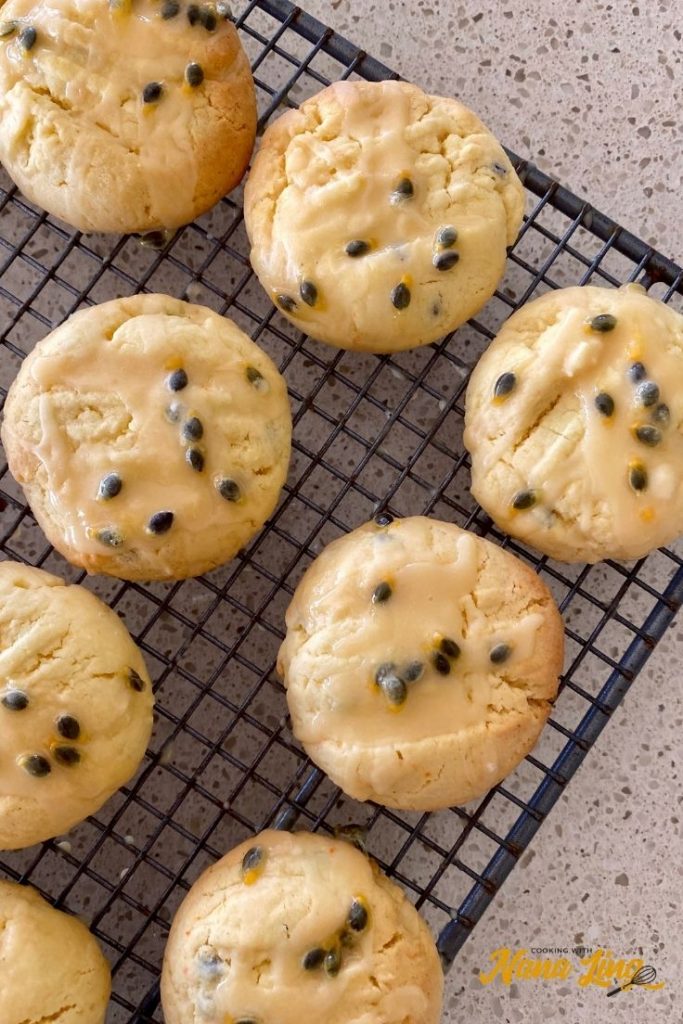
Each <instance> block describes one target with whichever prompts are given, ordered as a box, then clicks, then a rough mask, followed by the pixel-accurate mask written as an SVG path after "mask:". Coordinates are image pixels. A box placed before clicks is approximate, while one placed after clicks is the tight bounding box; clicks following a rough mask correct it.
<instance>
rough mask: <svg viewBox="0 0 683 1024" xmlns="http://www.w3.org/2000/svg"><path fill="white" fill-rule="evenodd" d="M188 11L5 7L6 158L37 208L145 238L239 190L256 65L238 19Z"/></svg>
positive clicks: (125, 2) (0, 141) (23, 0)
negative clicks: (199, 16) (245, 45)
mask: <svg viewBox="0 0 683 1024" xmlns="http://www.w3.org/2000/svg"><path fill="white" fill-rule="evenodd" d="M191 7H192V5H189V4H186V3H179V4H172V5H168V4H165V5H162V4H160V3H158V2H153V0H135V3H132V4H131V3H130V0H120V2H119V3H109V4H108V3H106V2H105V0H8V2H6V3H5V4H4V5H3V6H2V9H1V10H0V26H1V27H0V159H1V160H2V162H3V164H4V165H5V168H6V169H7V171H8V173H9V174H10V175H11V177H12V178H13V179H14V181H15V182H16V183H17V185H18V186H19V188H20V189H21V190H22V192H23V193H24V194H25V195H26V196H27V197H28V198H29V199H30V200H32V201H33V202H35V203H37V204H38V205H40V206H43V207H44V208H45V209H46V210H48V211H49V212H50V213H52V214H55V215H56V216H58V217H61V218H62V219H63V220H65V221H67V222H68V223H69V224H72V225H73V226H74V227H77V228H79V229H80V230H82V231H115V232H133V231H137V232H144V231H151V230H154V229H165V228H171V229H172V228H176V227H179V226H181V225H183V224H187V223H189V222H190V221H192V220H194V218H195V217H197V216H198V215H199V214H201V213H204V212H205V211H206V210H208V209H209V208H210V207H211V206H213V205H214V203H216V202H217V201H218V200H219V199H220V198H221V197H222V196H224V195H225V194H226V193H227V192H229V191H230V189H232V188H234V187H235V185H237V184H238V182H239V181H240V179H241V177H242V175H243V174H244V171H245V170H246V166H247V163H248V161H249V157H250V154H251V150H252V147H253V143H254V137H255V133H256V100H255V95H254V86H253V82H252V77H251V69H250V66H249V61H248V59H247V57H246V55H245V53H244V51H243V49H242V46H241V43H240V41H239V38H238V35H237V31H236V29H235V26H234V25H233V24H232V23H231V22H230V21H227V20H225V19H224V18H222V17H220V16H219V15H217V13H215V12H212V10H211V8H210V6H208V7H202V10H203V11H208V14H209V15H210V18H209V16H208V15H207V16H206V17H204V18H203V21H196V20H195V21H192V20H191V17H190V16H189V15H190V14H191ZM194 9H195V10H196V9H197V5H194ZM168 11H175V12H176V13H175V14H173V15H172V16H171V17H166V16H165V14H164V12H168ZM27 44H30V45H27ZM197 69H198V70H197Z"/></svg>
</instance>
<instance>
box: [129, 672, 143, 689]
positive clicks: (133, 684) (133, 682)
mask: <svg viewBox="0 0 683 1024" xmlns="http://www.w3.org/2000/svg"><path fill="white" fill-rule="evenodd" d="M128 685H129V686H130V688H131V690H135V692H136V693H142V692H143V690H144V689H145V680H144V679H143V678H142V676H141V675H140V674H139V673H138V672H136V671H135V669H134V668H129V669H128Z"/></svg>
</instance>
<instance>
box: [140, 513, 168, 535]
mask: <svg viewBox="0 0 683 1024" xmlns="http://www.w3.org/2000/svg"><path fill="white" fill-rule="evenodd" d="M173 518H174V517H173V513H172V512H155V513H154V515H153V516H150V517H149V522H148V523H147V529H148V531H149V532H150V533H168V531H169V530H170V529H171V527H172V526H173Z"/></svg>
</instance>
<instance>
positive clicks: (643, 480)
mask: <svg viewBox="0 0 683 1024" xmlns="http://www.w3.org/2000/svg"><path fill="white" fill-rule="evenodd" d="M628 482H629V483H630V485H631V487H632V488H633V490H634V491H644V490H645V489H646V488H647V470H646V469H645V466H641V465H640V463H637V464H635V465H632V466H629V471H628Z"/></svg>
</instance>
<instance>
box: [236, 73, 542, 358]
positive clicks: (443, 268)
mask: <svg viewBox="0 0 683 1024" xmlns="http://www.w3.org/2000/svg"><path fill="white" fill-rule="evenodd" d="M523 206H524V192H523V188H522V185H521V183H520V181H519V179H518V177H517V175H516V174H515V171H514V169H513V168H512V165H511V163H510V161H509V160H508V158H507V156H506V155H505V152H504V150H503V149H502V147H501V146H500V144H499V143H498V142H497V141H496V139H495V138H494V137H493V136H492V135H491V134H490V132H488V131H487V129H486V128H485V127H484V126H483V125H482V123H481V122H480V121H479V119H478V118H477V117H476V116H475V115H474V114H473V113H472V112H471V111H470V110H468V109H467V108H466V107H464V106H463V105H462V104H461V103H459V102H457V100H453V99H445V98H442V97H436V96H428V95H427V94H425V93H424V92H422V90H420V89H418V88H417V87H416V86H414V85H410V84H408V83H405V82H381V83H369V82H338V83H335V84H334V85H331V86H330V87H329V88H327V89H324V90H323V91H322V92H320V93H318V94H317V95H316V96H313V97H311V99H309V100H306V102H305V103H303V104H302V105H301V107H300V108H299V109H298V110H292V111H288V112H287V113H286V114H284V115H282V117H280V118H278V120H276V121H275V122H274V123H273V124H271V125H270V127H269V128H268V129H267V131H266V133H265V135H264V137H263V140H262V143H261V147H260V149H259V151H258V153H257V156H256V158H255V160H254V163H253V166H252V170H251V173H250V175H249V179H248V181H247V185H246V188H245V206H244V213H245V221H246V226H247V231H248V233H249V238H250V241H251V246H252V251H251V261H252V265H253V267H254V270H255V271H256V274H257V275H258V277H259V279H260V281H261V284H262V285H263V287H264V288H265V289H266V291H267V292H268V293H269V294H270V295H271V297H272V298H273V300H274V301H275V302H276V304H277V305H278V306H279V308H280V309H281V311H282V312H283V313H284V314H285V315H286V316H287V317H288V318H289V319H290V320H291V321H292V322H293V323H294V324H295V325H296V326H297V327H299V328H300V329H301V330H303V331H306V332H307V333H308V334H310V335H311V336H312V337H314V338H317V339H318V340H320V341H324V342H327V343H329V344H331V345H337V346H339V347H341V348H348V349H361V350H366V351H373V352H392V351H397V350H399V349H405V348H412V347H415V346H416V345H423V344H426V343H427V342H430V341H435V340H436V339H437V338H439V337H441V335H443V334H445V333H447V332H448V331H451V330H454V329H455V328H456V327H458V326H459V325H460V324H462V323H464V321H465V320H467V319H468V317H470V316H472V315H473V314H474V313H475V312H476V311H477V310H479V309H480V308H481V307H482V306H483V305H484V303H485V302H486V301H487V300H488V299H489V298H490V297H491V295H492V294H493V292H494V290H495V288H496V286H497V284H498V282H499V280H500V278H501V276H502V274H503V270H504V265H505V257H506V247H507V246H508V245H511V244H512V243H513V242H514V240H515V237H516V235H517V231H518V229H519V226H520V224H521V221H522V212H523Z"/></svg>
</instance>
